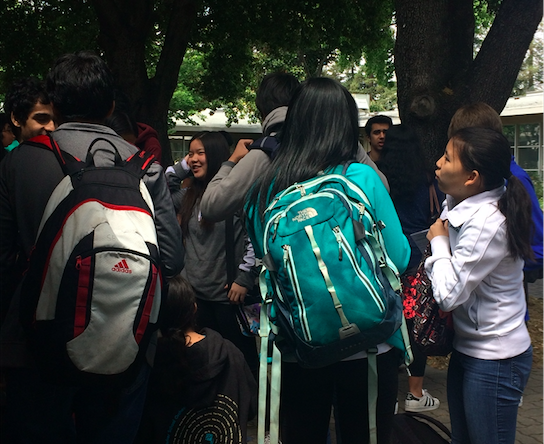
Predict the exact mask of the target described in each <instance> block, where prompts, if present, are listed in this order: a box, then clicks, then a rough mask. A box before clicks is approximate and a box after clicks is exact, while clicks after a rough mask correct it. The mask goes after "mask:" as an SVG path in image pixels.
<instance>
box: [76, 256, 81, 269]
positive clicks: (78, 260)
mask: <svg viewBox="0 0 544 444" xmlns="http://www.w3.org/2000/svg"><path fill="white" fill-rule="evenodd" d="M76 270H81V256H78V257H76Z"/></svg>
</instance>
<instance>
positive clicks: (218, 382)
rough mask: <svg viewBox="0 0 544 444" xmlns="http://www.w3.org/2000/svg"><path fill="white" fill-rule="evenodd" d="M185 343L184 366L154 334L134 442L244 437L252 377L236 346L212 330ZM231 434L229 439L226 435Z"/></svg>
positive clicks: (251, 408) (253, 399) (251, 409)
mask: <svg viewBox="0 0 544 444" xmlns="http://www.w3.org/2000/svg"><path fill="white" fill-rule="evenodd" d="M201 333H202V334H204V335H205V338H204V339H202V340H201V341H199V342H197V343H196V344H194V345H192V346H191V347H188V348H187V349H186V352H187V355H186V356H187V360H188V364H189V369H188V371H183V370H179V367H178V361H177V360H176V356H175V353H173V352H172V349H170V348H168V346H167V343H165V341H164V340H163V339H159V344H158V348H157V355H156V358H155V366H154V368H153V372H152V374H151V378H150V381H149V388H148V393H147V400H146V405H145V408H144V414H143V416H142V421H141V425H140V431H139V434H138V438H137V439H136V443H137V444H144V443H145V444H154V443H160V444H164V443H169V444H170V443H172V444H173V443H176V444H193V443H196V442H207V441H206V440H205V438H206V435H207V434H212V436H213V441H210V442H214V443H216V444H220V443H223V442H229V443H230V442H232V443H245V442H246V429H247V421H248V420H249V419H251V418H252V417H253V416H254V415H255V413H256V407H257V383H256V381H255V378H254V377H253V375H252V374H251V371H250V370H249V367H248V366H247V364H246V362H245V360H244V356H243V355H242V352H240V350H238V349H237V348H236V347H235V346H234V345H233V344H232V343H231V342H230V341H228V340H226V339H223V338H222V337H221V335H220V334H219V333H217V332H215V331H214V330H211V329H208V328H205V329H204V330H203V331H202V332H201ZM225 434H227V435H230V436H233V437H234V438H233V439H232V440H228V439H226V435H225Z"/></svg>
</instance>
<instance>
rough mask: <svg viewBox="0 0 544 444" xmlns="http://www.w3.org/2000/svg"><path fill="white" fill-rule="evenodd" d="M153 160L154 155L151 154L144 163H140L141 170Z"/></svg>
mask: <svg viewBox="0 0 544 444" xmlns="http://www.w3.org/2000/svg"><path fill="white" fill-rule="evenodd" d="M154 161H155V157H154V156H151V157H150V158H149V159H147V160H146V161H145V162H144V164H143V165H142V170H145V169H146V168H147V165H149V163H150V162H154Z"/></svg>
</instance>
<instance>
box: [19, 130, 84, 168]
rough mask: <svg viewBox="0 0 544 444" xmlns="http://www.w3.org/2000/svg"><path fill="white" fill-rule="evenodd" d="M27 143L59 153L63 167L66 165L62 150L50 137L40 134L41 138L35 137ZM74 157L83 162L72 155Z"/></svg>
mask: <svg viewBox="0 0 544 444" xmlns="http://www.w3.org/2000/svg"><path fill="white" fill-rule="evenodd" d="M51 141H53V145H51ZM26 142H31V143H39V144H41V145H45V146H46V147H47V148H49V149H50V150H51V151H56V152H57V155H58V157H59V158H60V160H61V162H62V164H63V165H65V164H66V161H65V160H64V157H63V156H62V152H61V149H60V147H59V145H58V143H57V142H56V141H55V140H54V139H52V137H50V136H46V135H44V134H40V135H39V136H34V137H32V138H30V139H28V140H27V141H26ZM72 157H73V158H74V159H75V160H77V161H78V162H81V159H79V158H78V157H76V156H74V155H73V154H72Z"/></svg>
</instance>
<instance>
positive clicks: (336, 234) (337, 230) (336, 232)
mask: <svg viewBox="0 0 544 444" xmlns="http://www.w3.org/2000/svg"><path fill="white" fill-rule="evenodd" d="M332 231H334V237H336V242H338V260H339V261H341V260H342V258H343V255H342V236H340V227H334V228H333V229H332Z"/></svg>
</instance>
